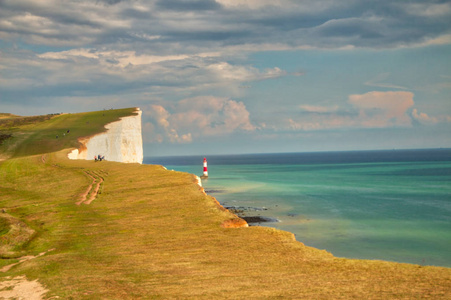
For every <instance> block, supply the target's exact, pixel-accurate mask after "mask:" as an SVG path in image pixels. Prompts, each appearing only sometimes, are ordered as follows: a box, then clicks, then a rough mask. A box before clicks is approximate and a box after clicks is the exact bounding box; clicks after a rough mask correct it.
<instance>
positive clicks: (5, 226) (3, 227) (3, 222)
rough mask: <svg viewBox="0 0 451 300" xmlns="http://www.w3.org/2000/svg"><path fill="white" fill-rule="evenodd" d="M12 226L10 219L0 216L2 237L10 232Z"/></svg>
mask: <svg viewBox="0 0 451 300" xmlns="http://www.w3.org/2000/svg"><path fill="white" fill-rule="evenodd" d="M10 228H11V226H10V224H9V221H8V219H6V218H2V217H0V237H1V236H2V235H4V234H6V233H8V231H9V229H10Z"/></svg>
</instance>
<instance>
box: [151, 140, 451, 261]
mask: <svg viewBox="0 0 451 300" xmlns="http://www.w3.org/2000/svg"><path fill="white" fill-rule="evenodd" d="M207 159H208V171H209V178H208V179H207V180H203V186H204V188H205V190H206V191H207V193H209V194H211V195H212V196H214V197H216V199H217V200H218V201H219V202H221V204H223V205H225V206H244V207H253V208H267V210H258V211H248V212H246V214H247V215H249V216H255V215H261V216H267V217H272V218H277V219H278V220H279V222H272V223H262V224H261V225H264V226H271V227H275V228H279V229H283V230H287V231H290V232H293V233H294V234H295V235H296V238H297V240H298V241H300V242H303V243H304V244H306V245H308V246H312V247H315V248H319V249H325V250H327V251H329V252H331V253H332V254H334V255H335V256H337V257H348V258H363V259H382V260H388V261H397V262H406V263H415V264H421V265H438V266H446V267H451V149H437V150H402V151H401V150H398V151H364V152H330V153H288V154H255V155H251V154H248V155H224V156H211V157H207ZM202 162H203V157H200V156H189V157H158V158H146V159H145V163H149V164H150V163H152V164H162V165H164V166H166V167H167V168H168V169H174V170H177V171H184V172H189V173H193V174H196V175H199V176H200V175H202Z"/></svg>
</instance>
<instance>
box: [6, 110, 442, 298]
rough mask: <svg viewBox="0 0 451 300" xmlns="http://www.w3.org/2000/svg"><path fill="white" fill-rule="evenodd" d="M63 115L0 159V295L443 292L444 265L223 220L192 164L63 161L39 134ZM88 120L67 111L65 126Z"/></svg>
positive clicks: (361, 295)
mask: <svg viewBox="0 0 451 300" xmlns="http://www.w3.org/2000/svg"><path fill="white" fill-rule="evenodd" d="M111 113H112V114H113V113H115V112H114V111H112V112H111ZM100 114H101V113H99V114H98V115H96V114H93V113H91V115H90V116H89V118H91V117H92V118H98V117H100V116H101V115H100ZM62 117H64V118H67V117H65V116H54V117H53V118H51V119H50V120H45V121H43V124H41V125H42V127H41V128H45V130H46V131H45V132H43V131H40V129H39V127H40V126H41V125H39V126H35V129H34V130H35V131H33V130H31V129H29V130H30V132H28V133H27V138H26V139H24V140H23V141H22V142H21V143H17V144H16V146H15V147H16V148H15V149H20V152H19V153H20V155H14V154H13V155H10V158H9V159H7V160H4V161H3V162H0V182H1V184H0V195H1V197H0V208H1V209H3V210H2V212H0V220H1V219H4V220H5V221H4V222H0V224H3V225H1V226H0V241H1V243H2V245H1V246H2V248H1V253H0V255H1V257H2V259H1V260H0V268H3V269H2V270H5V271H4V272H0V297H5V298H8V297H16V298H19V297H23V298H27V296H26V295H27V294H26V293H27V291H28V292H29V291H30V289H31V290H33V289H34V290H35V293H34V294H35V295H38V296H36V298H35V299H58V298H59V299H152V298H160V299H224V298H233V299H240V298H251V299H268V298H270V299H271V298H282V299H284V298H285V299H294V298H306V299H318V298H319V299H321V298H322V299H392V298H395V299H396V298H399V299H412V298H432V299H447V298H450V297H451V269H449V268H441V267H424V266H419V265H410V264H399V263H391V262H384V261H370V260H352V259H342V258H336V257H333V256H332V255H331V254H330V253H328V252H326V251H323V250H318V249H314V248H311V247H306V246H305V245H303V244H302V243H300V242H297V241H296V240H295V239H294V237H293V235H292V234H291V233H288V232H284V231H279V230H275V229H272V228H267V227H259V226H252V227H239V228H227V227H228V226H224V224H228V223H230V224H232V223H235V222H237V221H233V220H237V218H236V216H235V215H234V214H232V213H231V212H229V211H228V210H226V209H224V208H222V207H221V206H218V204H217V203H216V201H215V199H214V198H213V197H211V196H209V195H207V194H205V193H203V190H202V189H201V188H200V187H199V185H198V184H197V180H196V178H195V177H194V176H193V175H191V174H186V173H181V172H174V171H167V170H165V169H164V168H163V167H161V166H153V165H140V164H122V163H115V162H109V161H102V162H94V161H86V160H69V159H68V158H67V154H68V153H69V151H70V149H69V148H61V149H55V148H54V147H55V146H54V145H52V146H49V144H45V145H41V144H40V142H39V139H40V140H41V141H45V138H46V137H47V136H48V138H49V139H50V135H53V133H54V132H55V131H58V130H59V129H57V130H55V129H54V127H53V126H54V125H53V124H55V126H56V125H58V124H62V123H60V122H59V121H58V118H62ZM77 118H78V119H77ZM89 118H88V117H87V116H86V115H83V114H81V115H80V116H74V115H72V119H71V122H73V123H72V124H73V127H72V128H75V126H80V128H81V127H83V126H84V125H86V122H89ZM114 118H116V116H115V117H113V116H111V119H113V120H114ZM111 119H109V120H111ZM87 120H88V121H87ZM52 122H53V123H52ZM90 124H92V123H90ZM58 126H60V125H58ZM102 126H103V125H102ZM102 126H100V127H99V128H98V129H97V130H101V129H102ZM43 130H44V129H43ZM77 130H79V131H80V132H83V131H84V130H85V129H71V133H72V132H73V131H77ZM14 134H18V131H16V132H15V133H14ZM14 134H13V136H14ZM80 136H82V135H80ZM24 143H25V144H24ZM64 143H66V142H64ZM68 143H69V144H70V143H72V142H68ZM36 144H38V146H39V147H37V148H36V149H38V152H37V153H27V151H29V150H26V149H29V148H27V145H28V146H29V145H36ZM10 145H12V143H11V144H10ZM63 146H64V145H63ZM8 149H9V150H8V151H10V153H14V151H12V150H11V148H8ZM11 151H12V152H11ZM43 151H47V152H43ZM91 199H92V200H91ZM88 202H89V204H88ZM3 211H4V212H3ZM2 214H3V215H4V216H2ZM6 215H7V216H6ZM231 220H232V221H231ZM15 224H16V225H15ZM17 224H24V225H23V226H19V225H17ZM13 227H14V228H16V229H15V230H11V229H12V228H13ZM230 227H234V226H230ZM2 228H3V229H4V230H2ZM20 228H23V229H20ZM27 228H28V229H30V230H32V231H30V230H28V229H27ZM27 257H28V258H29V259H25V258H27ZM24 282H26V283H28V284H24ZM22 286H28V290H27V289H26V288H22ZM21 290H22V294H20V293H21ZM13 292H14V293H13ZM30 299H31V298H30Z"/></svg>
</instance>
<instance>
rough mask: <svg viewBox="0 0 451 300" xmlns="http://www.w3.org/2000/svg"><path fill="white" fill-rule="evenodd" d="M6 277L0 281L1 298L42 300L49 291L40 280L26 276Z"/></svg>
mask: <svg viewBox="0 0 451 300" xmlns="http://www.w3.org/2000/svg"><path fill="white" fill-rule="evenodd" d="M4 279H5V281H2V282H0V299H27V300H41V299H43V296H44V295H45V294H46V293H47V292H48V290H47V289H45V288H44V286H42V284H40V283H39V282H38V280H28V279H27V278H26V277H25V276H18V277H14V278H11V277H5V278H4Z"/></svg>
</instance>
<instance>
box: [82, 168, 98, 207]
mask: <svg viewBox="0 0 451 300" xmlns="http://www.w3.org/2000/svg"><path fill="white" fill-rule="evenodd" d="M85 174H86V175H87V176H88V177H90V178H91V179H92V182H91V184H90V185H89V186H88V188H87V189H86V191H85V192H84V193H82V194H81V195H80V200H79V201H77V202H76V203H75V204H77V205H80V204H82V203H83V204H91V202H92V201H94V200H95V199H96V197H97V195H98V194H99V190H100V185H101V184H102V183H103V181H104V179H103V177H102V176H100V175H99V174H98V173H96V172H88V171H85ZM94 185H95V187H94V188H93V186H94ZM88 195H89V198H88Z"/></svg>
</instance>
